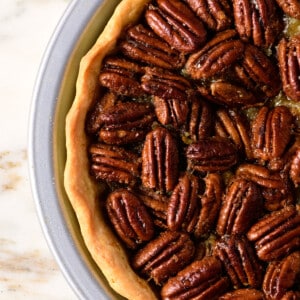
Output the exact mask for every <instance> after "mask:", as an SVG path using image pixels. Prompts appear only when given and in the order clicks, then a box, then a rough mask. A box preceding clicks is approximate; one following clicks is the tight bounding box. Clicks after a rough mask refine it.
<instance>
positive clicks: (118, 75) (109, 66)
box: [99, 57, 145, 97]
mask: <svg viewBox="0 0 300 300" xmlns="http://www.w3.org/2000/svg"><path fill="white" fill-rule="evenodd" d="M143 74H144V68H143V67H141V66H139V65H138V64H136V63H134V62H131V61H128V60H126V59H123V58H118V57H110V58H107V59H106V60H105V61H104V63H103V67H102V70H101V73H100V75H99V81H100V84H101V85H102V86H104V87H107V88H108V89H109V90H111V91H113V92H114V93H116V94H120V95H125V96H132V97H140V96H143V95H144V94H145V92H144V91H143V89H142V88H141V83H140V78H141V76H142V75H143Z"/></svg>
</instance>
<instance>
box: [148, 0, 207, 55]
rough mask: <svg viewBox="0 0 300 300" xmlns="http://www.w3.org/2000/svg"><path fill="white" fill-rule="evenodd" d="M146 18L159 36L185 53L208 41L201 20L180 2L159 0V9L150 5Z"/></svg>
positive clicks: (176, 0)
mask: <svg viewBox="0 0 300 300" xmlns="http://www.w3.org/2000/svg"><path fill="white" fill-rule="evenodd" d="M145 18H146V21H147V23H148V25H149V26H150V27H151V28H152V30H153V31H154V32H155V33H156V34H157V35H158V36H160V37H161V38H162V39H163V40H165V41H166V42H167V43H169V44H170V45H171V47H173V48H175V49H177V50H178V51H181V52H183V53H190V52H193V51H195V50H197V49H198V48H199V46H200V45H201V44H202V43H203V42H204V41H205V40H206V30H205V28H204V26H203V24H202V22H201V20H200V19H198V18H197V17H196V16H195V14H194V13H193V11H192V10H191V9H190V8H189V7H188V6H187V5H186V4H184V3H183V2H180V1H178V0H172V1H171V0H157V7H156V6H153V5H150V6H149V8H148V10H147V11H146V13H145Z"/></svg>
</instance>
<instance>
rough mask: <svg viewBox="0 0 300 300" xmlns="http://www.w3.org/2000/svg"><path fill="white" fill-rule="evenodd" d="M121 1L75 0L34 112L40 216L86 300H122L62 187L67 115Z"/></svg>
mask: <svg viewBox="0 0 300 300" xmlns="http://www.w3.org/2000/svg"><path fill="white" fill-rule="evenodd" d="M119 2H120V1H117V0H106V1H105V0H88V1H86V0H76V1H72V2H71V3H70V5H69V6H68V8H67V10H66V12H65V13H64V15H63V17H62V18H61V20H60V22H59V24H58V26H57V28H56V30H55V32H54V34H53V36H52V38H51V40H50V42H49V45H48V47H47V49H46V52H45V54H44V58H43V60H42V63H41V67H40V70H39V73H38V76H37V80H36V85H35V89H34V93H33V101H32V107H31V114H30V124H29V147H28V148H29V168H30V179H31V184H32V191H33V195H34V198H35V201H36V206H37V211H38V215H39V219H40V222H41V224H42V228H43V231H44V234H45V236H46V239H47V242H48V244H49V247H50V249H51V251H52V252H53V254H54V256H55V258H56V260H57V262H58V264H59V266H60V268H61V270H62V272H63V274H64V276H65V277H66V279H67V281H68V282H69V284H70V286H71V287H72V288H73V289H74V291H75V293H76V294H77V296H78V297H79V298H81V299H122V298H121V297H120V296H118V295H116V294H115V293H114V292H113V291H112V290H111V289H110V288H109V286H108V284H107V282H106V280H105V278H104V277H103V275H102V274H101V272H100V270H99V269H98V268H97V266H96V265H95V263H94V262H93V260H92V258H91V257H90V255H89V253H88V251H87V249H86V248H85V246H84V242H83V240H82V237H81V235H80V230H79V225H78V223H77V219H76V217H75V214H74V212H73V209H72V207H71V205H70V203H69V200H68V198H67V196H66V194H65V191H64V187H63V171H64V166H65V158H66V152H65V130H64V128H65V117H66V114H67V112H68V110H69V108H70V106H71V104H72V101H73V99H74V96H75V82H76V77H77V74H78V69H79V62H80V59H81V58H82V57H83V56H84V54H85V53H86V52H87V51H88V50H89V49H90V48H91V46H92V45H93V44H94V42H95V41H96V39H97V37H98V36H99V34H100V32H101V31H102V30H103V28H104V26H105V24H106V22H107V21H108V19H109V18H110V16H111V14H112V12H113V10H114V8H115V7H116V5H117V4H118V3H119Z"/></svg>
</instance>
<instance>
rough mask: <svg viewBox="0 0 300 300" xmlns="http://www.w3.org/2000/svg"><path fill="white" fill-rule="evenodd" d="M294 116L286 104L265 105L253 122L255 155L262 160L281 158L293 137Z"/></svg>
mask: <svg viewBox="0 0 300 300" xmlns="http://www.w3.org/2000/svg"><path fill="white" fill-rule="evenodd" d="M292 125H293V116H292V114H291V112H290V110H289V109H288V108H287V107H285V106H276V107H274V108H273V109H270V108H268V107H267V106H263V107H262V108H261V109H260V110H259V112H258V114H257V116H256V118H255V120H254V121H253V123H252V148H253V156H254V158H256V159H259V160H261V161H270V160H276V159H279V158H280V157H281V156H282V155H283V153H284V152H285V149H286V147H287V145H288V143H289V141H290V139H291V135H292Z"/></svg>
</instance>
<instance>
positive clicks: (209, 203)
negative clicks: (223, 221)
mask: <svg viewBox="0 0 300 300" xmlns="http://www.w3.org/2000/svg"><path fill="white" fill-rule="evenodd" d="M222 192H223V182H222V178H221V176H220V175H219V174H218V173H209V174H208V175H207V176H206V177H205V192H204V194H203V195H202V196H201V198H200V199H201V208H200V214H199V216H198V222H197V224H196V226H195V228H194V235H195V237H196V238H200V237H207V236H208V234H209V233H210V232H211V230H212V229H213V226H214V225H215V222H216V219H217V217H218V214H219V210H220V206H221V201H222Z"/></svg>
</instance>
